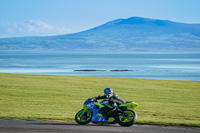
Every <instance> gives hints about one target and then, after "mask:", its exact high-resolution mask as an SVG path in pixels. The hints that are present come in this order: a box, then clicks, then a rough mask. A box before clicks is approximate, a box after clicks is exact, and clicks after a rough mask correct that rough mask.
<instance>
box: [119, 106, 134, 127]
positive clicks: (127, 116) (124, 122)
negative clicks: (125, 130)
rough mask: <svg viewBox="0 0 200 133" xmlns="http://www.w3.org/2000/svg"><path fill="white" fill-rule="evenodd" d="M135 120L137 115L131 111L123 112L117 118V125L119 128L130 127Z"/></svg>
mask: <svg viewBox="0 0 200 133" xmlns="http://www.w3.org/2000/svg"><path fill="white" fill-rule="evenodd" d="M136 120H137V114H136V113H135V112H134V111H132V110H127V111H124V113H123V114H122V115H120V116H119V119H118V121H117V123H118V124H119V125H120V126H126V127H128V126H132V125H133V124H134V123H135V122H136Z"/></svg>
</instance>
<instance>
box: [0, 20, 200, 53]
mask: <svg viewBox="0 0 200 133" xmlns="http://www.w3.org/2000/svg"><path fill="white" fill-rule="evenodd" d="M198 48H200V24H185V23H177V22H172V21H168V20H158V19H148V18H140V17H131V18H128V19H117V20H114V21H110V22H108V23H106V24H103V25H101V26H98V27H96V28H93V29H90V30H87V31H83V32H79V33H74V34H67V35H57V36H46V37H17V38H2V39H0V50H80V49H81V50H83V49H84V50H94V49H96V50H105V49H106V50H117V49H120V50H127V49H129V50H143V49H154V50H155V49H162V50H168V49H198Z"/></svg>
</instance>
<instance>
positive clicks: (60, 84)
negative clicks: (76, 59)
mask: <svg viewBox="0 0 200 133" xmlns="http://www.w3.org/2000/svg"><path fill="white" fill-rule="evenodd" d="M105 87H111V88H113V90H114V92H116V93H117V94H118V95H119V96H120V97H121V98H122V99H123V100H124V101H135V102H137V103H138V107H137V108H136V110H135V111H136V112H137V114H138V123H140V124H142V123H148V124H164V125H183V126H197V127H200V113H199V112H200V102H199V101H200V82H199V81H175V80H153V79H131V78H110V77H106V78H105V77H81V76H55V75H23V74H6V73H0V118H19V119H43V120H64V121H72V120H74V116H75V114H76V112H78V111H79V110H80V109H81V108H82V105H83V102H84V101H85V100H86V99H87V98H90V97H94V96H98V95H102V94H103V89H104V88H105Z"/></svg>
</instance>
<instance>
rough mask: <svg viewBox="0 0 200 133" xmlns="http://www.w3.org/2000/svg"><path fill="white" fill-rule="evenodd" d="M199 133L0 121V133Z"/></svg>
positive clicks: (181, 129) (163, 128)
mask: <svg viewBox="0 0 200 133" xmlns="http://www.w3.org/2000/svg"><path fill="white" fill-rule="evenodd" d="M91 132H94V133H200V128H194V127H191V128H190V127H172V126H151V125H137V124H136V125H133V126H131V127H121V126H119V125H118V124H109V125H97V124H88V125H78V124H76V123H74V122H55V121H37V120H19V119H0V133H91Z"/></svg>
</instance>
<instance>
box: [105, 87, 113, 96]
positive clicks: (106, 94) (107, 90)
mask: <svg viewBox="0 0 200 133" xmlns="http://www.w3.org/2000/svg"><path fill="white" fill-rule="evenodd" d="M104 96H113V90H112V89H111V88H105V89H104Z"/></svg>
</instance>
